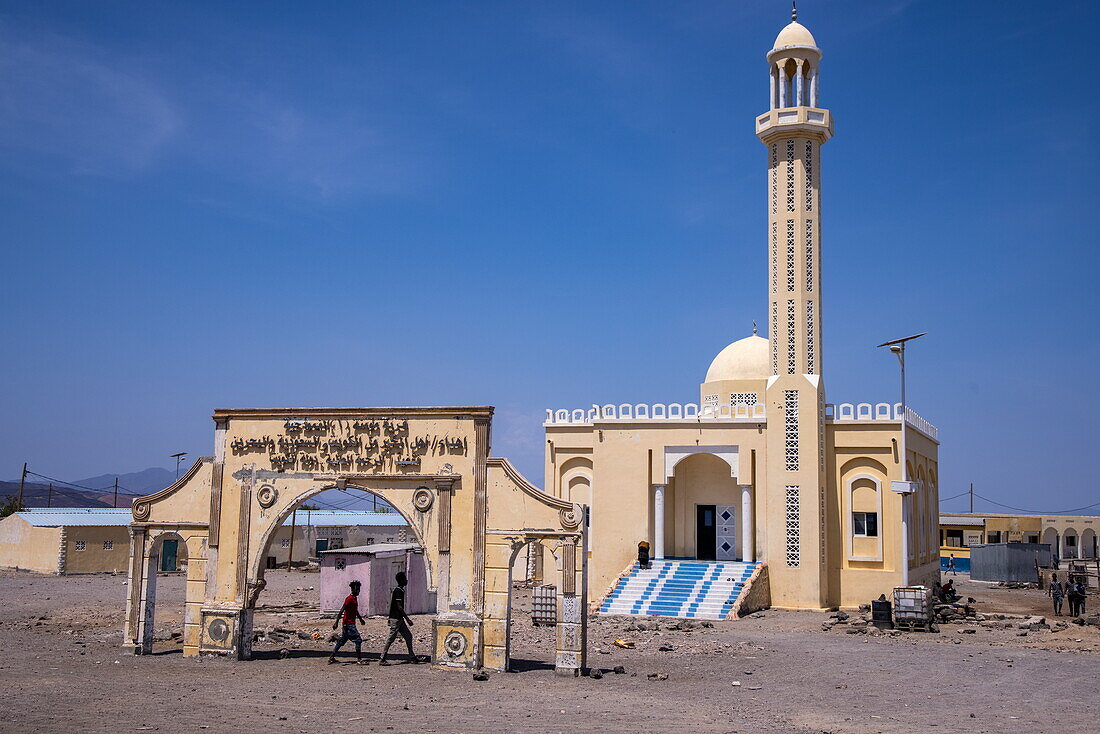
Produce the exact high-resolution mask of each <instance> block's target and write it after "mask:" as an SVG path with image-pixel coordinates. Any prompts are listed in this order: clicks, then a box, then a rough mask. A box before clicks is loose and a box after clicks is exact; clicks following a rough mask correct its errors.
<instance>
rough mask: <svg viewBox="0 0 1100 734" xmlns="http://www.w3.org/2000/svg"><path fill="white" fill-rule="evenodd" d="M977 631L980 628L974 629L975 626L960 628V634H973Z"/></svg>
mask: <svg viewBox="0 0 1100 734" xmlns="http://www.w3.org/2000/svg"><path fill="white" fill-rule="evenodd" d="M977 631H978V630H976V629H974V628H973V627H967V628H966V629H962V630H959V634H960V635H972V634H974V633H975V632H977Z"/></svg>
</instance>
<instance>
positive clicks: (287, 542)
mask: <svg viewBox="0 0 1100 734" xmlns="http://www.w3.org/2000/svg"><path fill="white" fill-rule="evenodd" d="M279 547H280V548H289V547H290V538H283V539H282V540H281V541H280V542H279Z"/></svg>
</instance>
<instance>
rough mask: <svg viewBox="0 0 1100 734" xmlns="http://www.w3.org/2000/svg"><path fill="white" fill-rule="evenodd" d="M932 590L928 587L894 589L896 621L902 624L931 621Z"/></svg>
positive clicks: (900, 587)
mask: <svg viewBox="0 0 1100 734" xmlns="http://www.w3.org/2000/svg"><path fill="white" fill-rule="evenodd" d="M931 614H932V605H931V589H929V588H928V587H927V586H895V587H894V620H895V621H896V622H902V623H910V624H912V623H917V624H922V623H927V622H930V621H931Z"/></svg>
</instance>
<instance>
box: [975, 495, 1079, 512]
mask: <svg viewBox="0 0 1100 734" xmlns="http://www.w3.org/2000/svg"><path fill="white" fill-rule="evenodd" d="M974 496H975V497H981V498H982V499H983V500H985V501H986V502H988V503H990V504H992V505H997V506H998V507H1004V508H1007V509H1009V510H1016V511H1017V512H1026V513H1028V514H1031V515H1068V514H1070V513H1072V512H1080V511H1081V510H1089V509H1092V508H1093V507H1100V502H1093V503H1092V504H1091V505H1085V506H1084V507H1075V508H1073V509H1072V510H1025V509H1024V508H1022V507H1013V506H1012V505H1006V504H1004V503H1003V502H998V501H997V500H991V499H989V498H988V497H982V495H980V494H978V493H977V492H975V493H974Z"/></svg>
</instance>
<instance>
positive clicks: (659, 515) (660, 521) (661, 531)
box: [653, 484, 665, 560]
mask: <svg viewBox="0 0 1100 734" xmlns="http://www.w3.org/2000/svg"><path fill="white" fill-rule="evenodd" d="M664 557H665V485H663V484H658V485H656V486H654V487H653V560H663V559H664Z"/></svg>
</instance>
